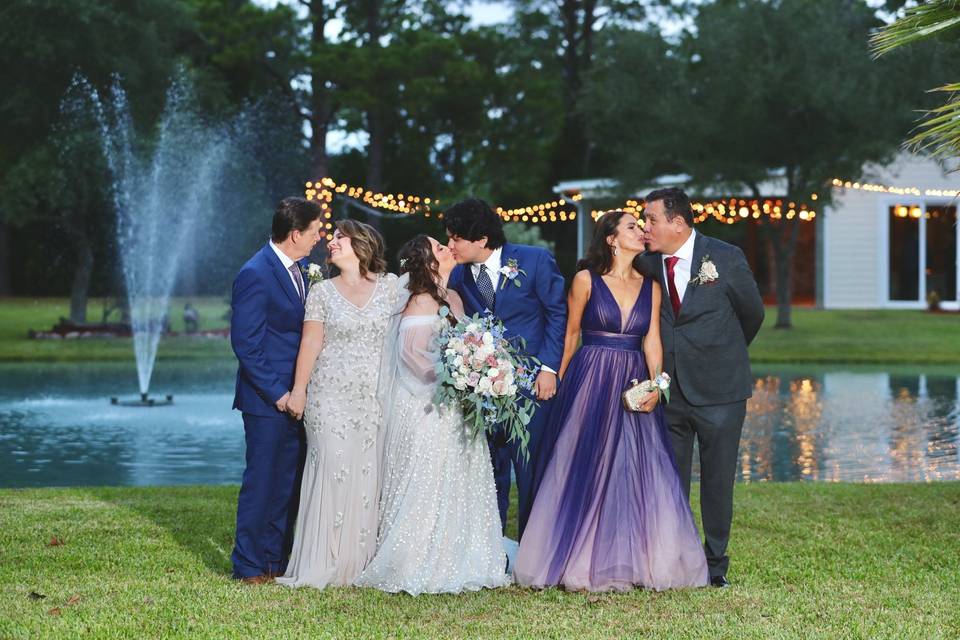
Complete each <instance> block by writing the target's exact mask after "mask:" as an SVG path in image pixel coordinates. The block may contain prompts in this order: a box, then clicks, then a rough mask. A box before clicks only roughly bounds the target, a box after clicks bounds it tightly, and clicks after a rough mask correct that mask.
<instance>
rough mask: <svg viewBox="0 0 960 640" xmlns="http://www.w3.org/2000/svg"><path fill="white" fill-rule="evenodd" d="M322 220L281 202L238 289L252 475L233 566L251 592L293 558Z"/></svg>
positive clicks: (300, 203)
mask: <svg viewBox="0 0 960 640" xmlns="http://www.w3.org/2000/svg"><path fill="white" fill-rule="evenodd" d="M322 213H323V211H322V209H321V208H320V206H319V205H318V204H316V203H315V202H310V201H308V200H304V199H303V198H285V199H284V200H283V201H281V202H280V206H279V207H277V210H276V212H275V213H274V214H273V229H272V233H271V239H270V241H269V242H268V243H267V244H266V245H264V247H263V248H262V249H260V251H259V252H257V254H256V255H254V256H253V257H252V258H250V260H249V261H247V263H246V264H245V265H243V268H242V269H240V273H239V274H237V279H236V280H235V281H234V283H233V298H232V302H231V305H232V309H233V313H232V316H231V327H230V342H231V344H232V345H233V351H234V353H235V354H236V355H237V360H239V361H240V368H239V370H238V371H237V390H236V396H235V397H234V401H233V408H234V409H239V410H240V411H242V412H243V430H244V433H245V435H246V445H247V468H246V469H245V470H244V472H243V484H242V485H241V487H240V497H239V498H238V501H237V534H236V543H235V546H234V548H233V555H232V556H231V558H232V560H233V577H234V578H237V579H238V580H242V581H243V582H245V583H249V584H262V583H265V582H269V581H270V580H272V579H273V578H274V577H276V576H277V575H282V574H283V573H284V571H285V570H286V567H287V558H288V557H289V556H290V548H291V544H292V537H293V520H294V518H295V517H296V514H297V507H298V504H299V501H300V500H299V493H300V477H301V475H300V474H301V473H302V471H303V458H304V434H303V425H302V424H301V423H300V422H299V421H298V420H295V419H294V418H291V417H290V416H289V415H287V413H286V409H287V400H288V398H289V397H290V391H289V390H290V387H291V385H292V382H293V370H294V367H295V365H296V360H297V352H298V350H299V349H300V332H301V330H302V328H303V313H304V301H305V300H306V294H307V289H306V287H307V279H306V278H304V277H303V274H302V272H301V266H302V265H300V263H299V261H300V260H302V259H303V258H306V257H307V256H308V255H310V251H311V250H312V249H313V247H314V246H315V245H316V244H317V242H318V241H319V240H320V224H321V221H320V217H321V214H322Z"/></svg>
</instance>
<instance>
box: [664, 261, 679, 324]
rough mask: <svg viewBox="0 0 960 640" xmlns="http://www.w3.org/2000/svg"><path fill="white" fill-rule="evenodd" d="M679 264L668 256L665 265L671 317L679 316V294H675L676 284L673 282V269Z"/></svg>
mask: <svg viewBox="0 0 960 640" xmlns="http://www.w3.org/2000/svg"><path fill="white" fill-rule="evenodd" d="M678 262H680V258H678V257H677V256H670V257H669V258H667V259H666V263H667V288H668V289H670V305H671V306H672V307H673V317H674V318H676V317H677V316H679V315H680V294H679V293H677V284H676V283H675V282H674V281H673V280H674V278H673V268H674V267H675V266H677V263H678Z"/></svg>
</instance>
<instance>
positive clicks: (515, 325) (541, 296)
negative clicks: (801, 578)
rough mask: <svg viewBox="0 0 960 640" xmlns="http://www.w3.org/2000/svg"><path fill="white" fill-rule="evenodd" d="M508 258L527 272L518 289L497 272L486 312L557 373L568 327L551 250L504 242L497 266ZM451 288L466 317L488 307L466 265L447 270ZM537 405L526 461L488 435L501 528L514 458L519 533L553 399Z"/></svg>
mask: <svg viewBox="0 0 960 640" xmlns="http://www.w3.org/2000/svg"><path fill="white" fill-rule="evenodd" d="M511 259H513V260H516V261H517V265H518V268H519V269H521V270H523V271H525V272H526V274H525V275H520V276H518V280H519V282H520V286H519V287H517V286H516V285H515V284H514V283H513V282H510V281H509V280H506V278H505V276H503V275H501V276H500V282H499V283H498V285H497V288H496V297H495V299H494V303H493V309H491V310H490V311H492V312H493V315H495V316H496V317H497V318H499V319H500V320H501V321H502V322H503V325H504V328H505V329H506V335H507V337H511V336H519V337H521V338H523V339H524V340H525V341H526V353H527V354H529V355H532V356H534V357H536V358H537V359H538V360H540V362H541V363H542V364H544V365H546V366H547V367H550V368H551V369H553V370H554V371H559V370H560V360H561V358H562V357H563V340H564V333H565V331H566V326H567V302H566V296H565V294H564V281H563V275H562V274H561V273H560V270H559V269H558V268H557V262H556V260H554V258H553V256H552V255H551V254H550V252H548V251H547V250H545V249H541V248H539V247H530V246H526V245H520V244H509V243H508V244H505V245H504V246H503V249H502V252H501V258H500V261H501V264H502V265H504V266H505V265H507V263H508V261H509V260H511ZM449 286H450V288H452V289H454V290H456V291H457V293H459V294H460V297H461V298H463V305H464V308H465V310H466V312H467V313H468V314H469V315H473V314H475V313H483V312H485V311H486V310H487V309H486V303H485V302H484V300H483V296H482V295H481V294H480V290H479V289H478V288H477V283H476V280H474V277H473V271H472V269H471V268H470V265H458V266H457V267H456V268H454V270H453V273H451V274H450V280H449ZM538 404H539V405H540V406H539V407H538V409H537V410H536V411H535V412H534V415H533V419H532V420H531V421H530V424H529V425H527V428H528V429H529V431H530V442H529V449H530V461H529V462H525V461H524V460H523V459H522V458H521V457H520V454H519V451H518V447H517V443H515V442H514V443H507V442H506V439H505V438H504V437H503V436H502V434H501V435H498V436H492V437H491V438H490V457H491V459H492V461H493V473H494V479H495V480H496V484H497V502H498V503H499V504H498V506H499V508H500V520H501V523H502V524H503V525H504V526H505V525H506V520H507V509H508V507H509V505H510V467H511V462H512V463H513V468H514V472H515V474H516V477H517V494H518V505H517V506H518V514H517V516H518V521H519V525H520V535H521V536H522V535H523V529H524V527H525V526H526V524H527V518H528V517H529V516H530V509H531V508H532V507H533V499H534V497H535V493H536V488H537V485H538V484H539V482H538V479H537V478H535V477H534V464H533V462H534V457H535V452H536V451H537V445H538V443H539V441H540V436H541V434H542V431H543V428H544V425H545V423H546V419H547V414H548V413H549V408H550V404H551V402H550V401H547V402H544V401H538Z"/></svg>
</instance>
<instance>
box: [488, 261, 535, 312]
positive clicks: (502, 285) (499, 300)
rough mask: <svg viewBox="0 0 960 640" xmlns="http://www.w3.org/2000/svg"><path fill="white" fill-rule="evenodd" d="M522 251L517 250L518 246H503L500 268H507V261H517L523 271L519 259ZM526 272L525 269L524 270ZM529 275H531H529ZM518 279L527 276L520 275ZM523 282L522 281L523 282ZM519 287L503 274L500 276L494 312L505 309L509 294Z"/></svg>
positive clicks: (494, 301) (518, 266) (494, 299)
mask: <svg viewBox="0 0 960 640" xmlns="http://www.w3.org/2000/svg"><path fill="white" fill-rule="evenodd" d="M519 253H520V251H519V250H518V249H517V247H516V245H512V244H505V245H503V251H501V252H500V267H501V268H502V267H505V266H507V261H509V260H516V261H517V268H519V269H523V265H522V264H520V258H519ZM524 270H525V269H524ZM528 275H529V274H528ZM517 277H518V278H524V277H525V276H523V275H519V276H517ZM521 282H522V280H521ZM517 288H518V287H517V285H515V284H514V283H512V282H510V281H509V280H507V277H506V276H505V275H503V274H502V273H501V274H499V281H498V282H497V288H496V290H495V295H494V298H493V312H494V313H497V311H498V310H499V309H502V308H503V305H504V304H506V299H507V298H508V297H511V296H510V295H509V294H510V292H512V291H513V290H514V289H517Z"/></svg>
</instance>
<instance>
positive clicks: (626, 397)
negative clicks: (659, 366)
mask: <svg viewBox="0 0 960 640" xmlns="http://www.w3.org/2000/svg"><path fill="white" fill-rule="evenodd" d="M653 391H657V392H659V393H660V400H661V401H663V400H666V401H667V402H670V376H669V375H668V374H667V372H666V371H663V372H660V371H658V372H657V377H656V378H654V379H653V380H644V381H643V382H640V381H638V380H637V379H636V378H634V379H633V380H631V381H630V384H629V385H628V386H627V388H626V389H625V390H624V392H623V395H622V396H621V398H622V399H623V408H624V409H626V410H627V411H640V405H641V404H642V403H643V399H644V398H645V397H647V396H648V395H650V393H652V392H653Z"/></svg>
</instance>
